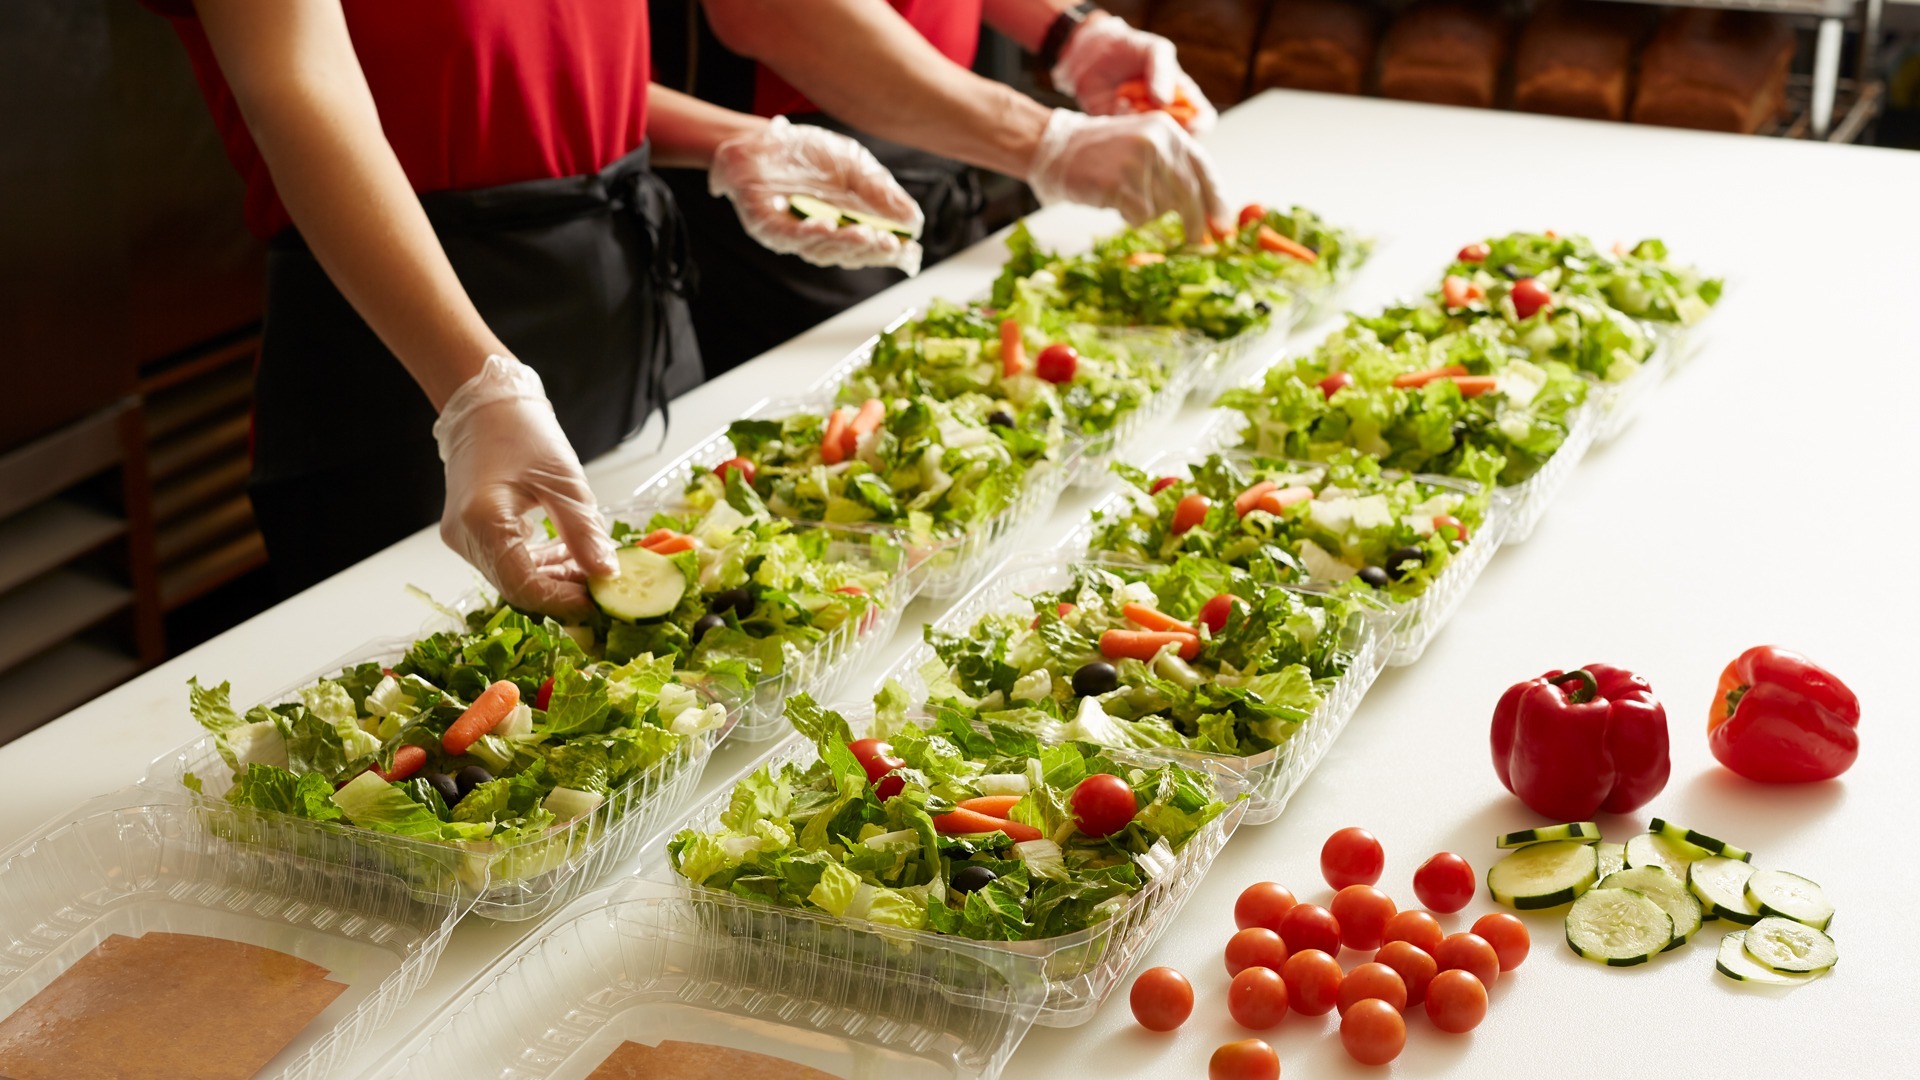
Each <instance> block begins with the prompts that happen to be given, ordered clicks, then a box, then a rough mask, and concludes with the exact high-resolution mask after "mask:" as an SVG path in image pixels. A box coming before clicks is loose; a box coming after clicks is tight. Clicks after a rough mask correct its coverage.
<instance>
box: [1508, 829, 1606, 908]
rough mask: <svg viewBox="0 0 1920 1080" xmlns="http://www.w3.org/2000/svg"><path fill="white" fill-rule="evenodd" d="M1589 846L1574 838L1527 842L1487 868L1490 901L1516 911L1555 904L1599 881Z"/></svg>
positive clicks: (1597, 870)
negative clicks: (1492, 899)
mask: <svg viewBox="0 0 1920 1080" xmlns="http://www.w3.org/2000/svg"><path fill="white" fill-rule="evenodd" d="M1599 877H1600V870H1599V862H1598V861H1597V860H1596V858H1595V857H1594V851H1593V845H1592V844H1583V843H1580V842H1579V841H1575V840H1548V841H1544V842H1542V843H1538V844H1528V845H1527V846H1526V847H1523V848H1521V849H1519V850H1518V851H1515V852H1514V853H1513V854H1511V855H1508V856H1507V857H1506V858H1504V859H1501V860H1500V861H1499V862H1497V863H1494V864H1493V866H1492V867H1490V868H1489V869H1488V870H1487V891H1488V892H1490V893H1492V894H1493V898H1494V900H1496V901H1498V902H1499V903H1502V904H1505V905H1507V906H1508V907H1510V908H1515V909H1518V910H1520V911H1534V910H1538V909H1540V908H1550V907H1559V906H1560V905H1561V904H1565V903H1568V902H1570V901H1571V900H1573V899H1574V898H1575V897H1577V896H1579V895H1580V894H1581V893H1583V892H1586V891H1587V890H1588V889H1589V888H1591V887H1592V886H1593V883H1594V882H1595V881H1597V880H1599Z"/></svg>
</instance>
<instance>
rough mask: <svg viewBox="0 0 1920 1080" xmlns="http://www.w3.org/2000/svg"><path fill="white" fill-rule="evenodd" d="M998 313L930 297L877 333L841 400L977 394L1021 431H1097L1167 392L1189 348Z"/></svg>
mask: <svg viewBox="0 0 1920 1080" xmlns="http://www.w3.org/2000/svg"><path fill="white" fill-rule="evenodd" d="M1004 315H1005V316H1006V317H1004V318H1002V317H996V316H995V315H993V314H991V313H989V312H987V311H985V310H982V309H980V308H973V307H962V306H961V305H958V304H954V303H950V302H948V301H943V300H935V301H933V302H932V303H931V304H929V305H928V307H927V311H926V313H925V314H924V315H922V316H920V317H919V318H917V319H915V320H913V321H912V322H909V323H907V324H906V325H904V326H900V327H897V328H895V329H893V330H889V331H887V332H886V333H884V334H882V335H880V340H879V342H878V344H876V345H875V346H874V350H873V356H872V358H871V359H870V360H869V361H868V363H867V365H866V366H864V367H862V368H860V369H859V370H858V371H855V372H854V373H853V374H852V375H851V376H849V377H848V379H847V380H846V382H845V383H844V384H843V385H842V386H841V388H840V394H839V400H840V401H841V402H842V403H846V404H858V403H860V402H863V401H865V400H867V399H869V398H882V399H891V398H906V399H911V398H915V397H919V396H922V395H925V396H927V397H931V398H936V399H939V400H942V401H954V400H956V399H963V398H974V397H982V398H985V399H987V400H988V401H989V402H990V403H991V406H992V409H993V411H992V412H989V413H988V414H987V415H988V418H989V420H992V419H993V418H994V417H996V416H998V417H1000V418H1001V420H1000V421H996V422H1002V423H1006V424H1010V426H1012V427H1014V428H1018V429H1020V430H1024V431H1030V432H1033V433H1036V434H1038V435H1041V436H1043V437H1045V436H1050V435H1051V434H1052V433H1053V432H1054V431H1055V430H1064V431H1065V432H1067V433H1070V434H1074V435H1082V436H1093V435H1100V434H1103V433H1105V432H1108V431H1111V430H1113V428H1114V426H1115V425H1116V424H1118V423H1119V422H1120V421H1121V420H1122V419H1123V418H1125V417H1126V416H1128V415H1129V414H1131V413H1133V412H1134V411H1135V410H1137V409H1139V408H1140V407H1141V406H1142V405H1144V404H1146V402H1147V401H1148V399H1150V398H1151V397H1153V395H1154V394H1156V393H1159V392H1160V391H1161V390H1163V389H1165V388H1166V386H1167V384H1168V382H1169V381H1170V380H1171V379H1172V377H1173V374H1174V368H1175V365H1176V364H1177V363H1178V362H1179V360H1180V354H1181V352H1182V351H1184V349H1185V341H1184V340H1183V338H1182V337H1181V336H1180V335H1165V336H1161V337H1159V338H1151V337H1145V336H1139V335H1135V336H1131V337H1129V336H1123V335H1121V334H1117V333H1115V332H1114V331H1112V330H1102V329H1100V328H1098V327H1094V326H1089V325H1086V324H1060V323H1058V320H1054V319H1050V318H1045V317H1042V316H1041V315H1039V314H1038V313H1035V312H1030V311H1014V310H1009V311H1007V312H1005V313H1004Z"/></svg>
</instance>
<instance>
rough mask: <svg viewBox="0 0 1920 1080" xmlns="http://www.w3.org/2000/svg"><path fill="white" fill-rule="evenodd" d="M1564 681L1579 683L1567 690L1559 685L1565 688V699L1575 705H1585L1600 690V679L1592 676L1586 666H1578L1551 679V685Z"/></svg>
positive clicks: (1557, 684)
mask: <svg viewBox="0 0 1920 1080" xmlns="http://www.w3.org/2000/svg"><path fill="white" fill-rule="evenodd" d="M1566 682H1577V683H1579V684H1580V685H1579V686H1576V687H1574V688H1573V689H1571V690H1567V688H1566V687H1564V686H1561V687H1560V688H1561V689H1563V690H1567V700H1568V701H1569V702H1571V703H1573V704H1575V705H1585V704H1586V703H1587V702H1589V701H1592V700H1593V696H1594V695H1595V694H1598V693H1599V692H1600V680H1598V679H1596V678H1594V677H1593V672H1591V671H1588V670H1587V669H1586V668H1578V669H1576V670H1573V671H1569V672H1567V673H1566V674H1565V675H1562V676H1560V677H1559V678H1557V679H1555V680H1553V685H1555V686H1560V684H1561V683H1566Z"/></svg>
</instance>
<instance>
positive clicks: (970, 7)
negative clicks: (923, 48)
mask: <svg viewBox="0 0 1920 1080" xmlns="http://www.w3.org/2000/svg"><path fill="white" fill-rule="evenodd" d="M891 3H892V4H893V6H894V9H895V10H897V11H899V12H900V14H901V15H902V16H904V17H905V18H906V20H907V21H908V22H910V23H912V24H913V28H914V29H915V30H918V31H920V36H921V37H924V38H926V39H927V41H928V42H930V43H931V44H932V45H933V47H934V48H936V49H939V50H940V52H941V53H942V54H944V55H945V56H946V57H947V59H949V60H952V61H953V62H954V63H956V64H959V65H960V66H961V67H969V68H970V67H972V66H973V55H974V53H975V52H977V51H978V50H979V48H980V17H981V9H982V7H983V5H984V0H891ZM877 92H884V91H877ZM753 111H754V112H756V113H758V114H760V115H761V116H785V115H787V114H789V113H802V112H814V111H816V106H815V105H814V104H813V103H812V102H811V101H808V100H807V98H806V95H805V94H802V93H801V92H800V91H798V90H795V89H794V88H793V86H792V84H790V83H788V82H787V80H785V79H783V78H781V77H780V76H778V75H776V74H774V73H773V71H772V70H771V69H769V68H767V67H766V66H764V65H762V66H761V68H760V70H759V73H758V75H757V77H756V78H755V79H754V86H753Z"/></svg>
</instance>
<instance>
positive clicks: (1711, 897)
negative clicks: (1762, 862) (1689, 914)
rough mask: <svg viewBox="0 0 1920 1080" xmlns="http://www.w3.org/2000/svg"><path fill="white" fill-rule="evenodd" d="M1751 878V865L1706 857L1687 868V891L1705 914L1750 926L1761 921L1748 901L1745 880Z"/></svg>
mask: <svg viewBox="0 0 1920 1080" xmlns="http://www.w3.org/2000/svg"><path fill="white" fill-rule="evenodd" d="M1752 876H1753V864H1751V863H1744V862H1741V861H1740V860H1739V859H1729V858H1727V857H1726V856H1724V855H1709V856H1707V857H1706V858H1704V859H1696V860H1695V861H1694V862H1693V864H1692V865H1691V866H1689V867H1688V868H1687V888H1688V889H1689V890H1691V891H1692V893H1693V895H1695V896H1697V897H1699V898H1700V903H1701V905H1702V906H1703V907H1705V908H1706V910H1707V913H1708V914H1710V915H1712V916H1714V917H1715V918H1719V919H1725V920H1727V921H1728V922H1734V923H1739V924H1740V925H1741V926H1752V925H1753V924H1754V923H1757V922H1759V921H1760V909H1758V908H1756V907H1754V906H1753V904H1751V903H1750V902H1748V900H1747V879H1748V878H1750V877H1752Z"/></svg>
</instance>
